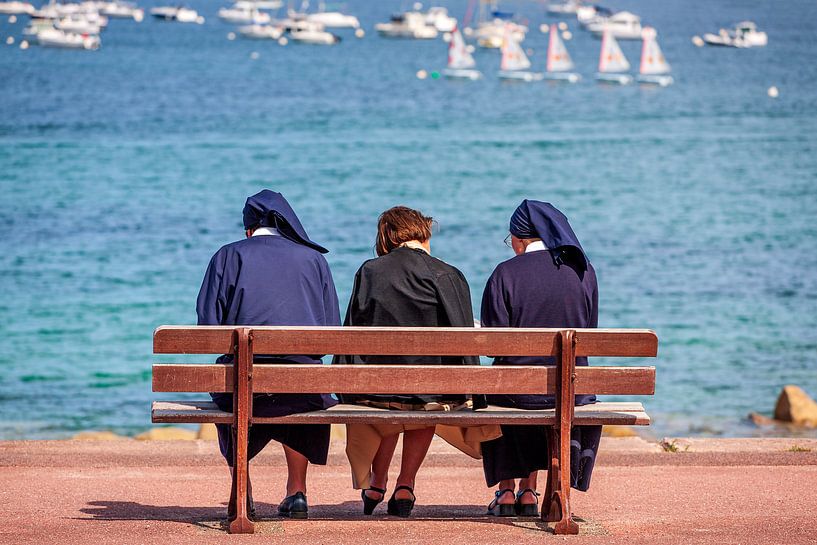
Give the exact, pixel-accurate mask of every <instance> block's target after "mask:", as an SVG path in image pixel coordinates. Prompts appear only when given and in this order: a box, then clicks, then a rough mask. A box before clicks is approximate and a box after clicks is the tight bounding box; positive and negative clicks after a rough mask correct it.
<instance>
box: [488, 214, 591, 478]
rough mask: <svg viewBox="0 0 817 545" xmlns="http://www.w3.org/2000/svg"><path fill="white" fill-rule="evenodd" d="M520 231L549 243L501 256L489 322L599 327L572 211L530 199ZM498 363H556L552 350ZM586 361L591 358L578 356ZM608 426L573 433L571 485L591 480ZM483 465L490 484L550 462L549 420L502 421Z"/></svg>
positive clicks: (540, 404)
mask: <svg viewBox="0 0 817 545" xmlns="http://www.w3.org/2000/svg"><path fill="white" fill-rule="evenodd" d="M510 231H511V234H513V235H514V236H517V237H518V238H540V239H542V240H543V241H546V244H548V243H549V244H551V245H552V246H546V248H548V249H544V250H538V251H532V252H528V253H524V254H520V255H517V256H515V257H513V258H511V259H509V260H508V261H505V262H503V263H500V264H499V265H498V266H497V267H496V269H495V270H494V272H493V274H491V276H490V278H489V279H488V283H487V285H486V286H485V291H484V292H483V296H482V309H481V321H482V325H483V326H484V327H560V328H562V327H571V328H589V327H597V326H598V285H597V282H596V272H595V270H594V268H593V266H592V265H591V264H590V262H589V261H588V260H587V258H586V256H585V255H584V251H583V250H582V249H581V245H580V244H579V242H578V239H577V238H576V236H575V234H574V233H573V230H572V229H571V228H570V225H569V224H568V223H567V218H565V217H564V215H563V214H562V213H561V212H559V211H558V210H557V209H556V208H554V207H553V206H552V205H550V204H548V203H541V202H538V201H528V200H526V201H524V202H523V203H522V205H520V207H519V208H517V211H516V212H515V213H514V216H513V217H512V219H511V222H510ZM493 364H494V365H555V364H556V361H555V359H554V358H552V357H533V356H531V357H528V356H520V357H497V358H495V359H494V362H493ZM576 364H577V365H587V358H576ZM595 401H596V398H595V396H593V395H587V396H576V404H577V405H585V404H588V403H594V402H595ZM488 403H489V404H490V405H499V406H503V407H512V408H519V409H547V408H553V407H554V406H555V399H554V397H553V396H548V395H491V396H488ZM600 438H601V426H574V428H573V430H572V432H571V444H572V447H573V450H574V452H573V455H572V456H571V460H572V461H573V462H575V463H574V464H573V465H574V466H575V467H574V468H572V469H573V471H572V477H573V478H572V485H573V486H574V487H575V488H578V489H580V490H586V489H587V488H588V487H589V485H590V475H591V473H592V469H593V462H594V460H595V455H596V452H597V451H598V443H599V440H600ZM482 453H483V469H484V470H485V479H486V482H487V483H488V486H495V485H496V484H497V483H499V481H502V480H506V479H519V478H526V477H528V475H529V474H530V473H532V472H533V471H537V470H541V469H547V461H548V458H549V454H548V444H547V434H546V429H545V427H544V426H502V437H500V438H499V439H495V440H493V441H488V442H485V443H482Z"/></svg>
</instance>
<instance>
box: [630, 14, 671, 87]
mask: <svg viewBox="0 0 817 545" xmlns="http://www.w3.org/2000/svg"><path fill="white" fill-rule="evenodd" d="M643 39H644V43H643V44H642V46H641V67H640V68H639V70H638V78H637V79H638V81H639V82H641V83H649V84H653V85H660V86H661V87H666V86H667V85H671V84H672V83H673V81H674V80H673V79H672V76H670V75H669V73H670V71H671V70H672V69H671V68H670V65H669V63H668V62H667V59H665V58H664V54H663V53H662V52H661V48H660V47H658V33H657V32H656V31H655V29H654V28H652V27H644V35H643Z"/></svg>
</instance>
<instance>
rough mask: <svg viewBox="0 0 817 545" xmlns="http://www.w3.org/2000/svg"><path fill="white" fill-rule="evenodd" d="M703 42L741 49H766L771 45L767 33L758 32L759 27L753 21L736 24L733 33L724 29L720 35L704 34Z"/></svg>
mask: <svg viewBox="0 0 817 545" xmlns="http://www.w3.org/2000/svg"><path fill="white" fill-rule="evenodd" d="M703 40H704V43H706V44H709V45H716V46H724V47H739V48H747V47H764V46H766V44H768V43H769V37H768V36H767V35H766V33H765V32H761V31H758V30H757V25H755V23H753V22H751V21H742V22H740V23H738V24H736V25H735V29H734V30H732V31H728V30H726V29H725V28H722V29H720V32H718V34H711V33H707V34H704V36H703Z"/></svg>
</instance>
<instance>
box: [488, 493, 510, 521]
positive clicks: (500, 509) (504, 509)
mask: <svg viewBox="0 0 817 545" xmlns="http://www.w3.org/2000/svg"><path fill="white" fill-rule="evenodd" d="M506 492H510V493H511V494H513V490H511V489H510V488H503V489H502V490H497V491H496V494H494V499H493V500H491V503H489V504H488V514H489V515H490V516H492V517H512V516H514V515H515V514H516V510H515V507H516V504H513V503H499V498H501V497H502V495H503V494H505V493H506Z"/></svg>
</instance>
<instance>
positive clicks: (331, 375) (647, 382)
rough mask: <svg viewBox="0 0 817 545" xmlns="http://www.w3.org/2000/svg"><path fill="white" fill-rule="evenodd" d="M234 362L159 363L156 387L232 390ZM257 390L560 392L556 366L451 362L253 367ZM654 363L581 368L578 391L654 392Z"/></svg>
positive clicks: (156, 389)
mask: <svg viewBox="0 0 817 545" xmlns="http://www.w3.org/2000/svg"><path fill="white" fill-rule="evenodd" d="M232 390H233V367H232V365H222V364H155V365H154V366H153V391H154V392H231V391H232ZM253 391H254V392H256V393H287V392H301V393H325V392H341V393H349V394H356V393H359V394H362V393H369V394H414V393H417V392H422V393H425V394H468V393H485V394H542V393H550V394H552V393H554V392H555V391H556V368H555V367H543V366H496V367H493V366H476V365H475V366H467V367H466V366H447V365H320V364H318V365H291V364H280V365H277V364H276V365H261V364H257V365H255V366H253ZM654 392H655V368H654V367H600V366H590V367H578V368H577V369H576V393H577V394H599V395H652V394H653V393H654Z"/></svg>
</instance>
